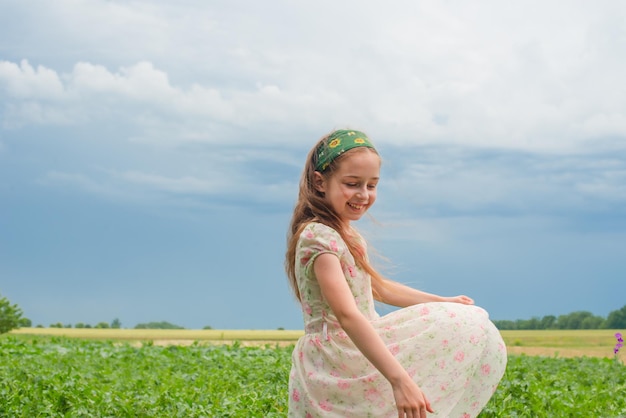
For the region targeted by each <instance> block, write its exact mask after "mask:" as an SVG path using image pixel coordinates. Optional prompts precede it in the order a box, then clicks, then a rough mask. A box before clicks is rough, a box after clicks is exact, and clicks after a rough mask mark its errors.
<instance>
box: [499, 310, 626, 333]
mask: <svg viewBox="0 0 626 418" xmlns="http://www.w3.org/2000/svg"><path fill="white" fill-rule="evenodd" d="M493 323H494V324H495V325H496V327H497V328H498V329H499V330H517V329H520V330H541V329H626V305H624V306H623V307H622V308H621V309H617V310H615V311H611V312H610V313H609V315H608V316H607V317H606V318H604V317H601V316H597V315H594V314H592V313H591V312H588V311H576V312H572V313H569V314H566V315H559V316H554V315H546V316H544V317H541V318H539V317H533V318H530V319H517V320H514V321H511V320H495V321H493Z"/></svg>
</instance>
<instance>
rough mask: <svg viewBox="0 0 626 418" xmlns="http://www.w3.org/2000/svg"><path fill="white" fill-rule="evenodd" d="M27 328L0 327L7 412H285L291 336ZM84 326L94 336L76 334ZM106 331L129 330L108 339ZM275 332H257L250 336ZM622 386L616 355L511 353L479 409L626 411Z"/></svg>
mask: <svg viewBox="0 0 626 418" xmlns="http://www.w3.org/2000/svg"><path fill="white" fill-rule="evenodd" d="M35 330H41V329H35ZM27 331H29V330H27V329H24V330H20V331H19V332H13V333H11V335H3V336H0V353H2V361H1V362H0V399H1V400H2V401H0V417H15V418H20V417H24V418H31V417H59V418H61V417H63V418H73V417H81V418H83V417H181V418H182V417H185V418H188V417H189V418H195V417H198V418H200V417H220V418H226V417H234V418H236V417H244V416H245V417H251V418H256V417H262V418H271V417H286V416H287V400H288V395H287V381H288V376H289V368H290V365H291V351H292V347H291V346H290V345H289V346H279V345H278V344H275V345H269V344H265V345H260V343H258V342H259V341H260V340H254V341H253V342H257V346H252V347H244V346H242V345H241V344H240V343H239V342H235V343H233V344H224V343H221V344H220V343H219V341H216V340H212V341H211V340H204V341H206V342H211V344H201V343H198V342H196V343H191V344H189V345H168V346H158V345H156V344H154V343H153V341H151V340H145V341H143V342H138V340H137V337H138V336H139V335H140V336H142V337H148V336H151V337H153V336H158V337H160V338H166V339H167V338H171V340H170V341H180V338H181V336H182V337H190V336H192V335H198V334H193V331H191V330H189V331H187V332H181V331H186V330H172V331H169V330H168V331H159V332H155V333H153V334H148V333H147V332H146V331H149V330H65V332H63V333H67V331H71V333H72V334H73V336H74V338H68V337H64V336H58V335H57V336H54V335H33V333H32V332H31V333H30V334H29V333H28V332H27ZM61 331H63V330H59V329H56V330H55V332H57V333H61ZM80 331H82V335H83V336H88V338H76V337H77V336H78V335H81V333H80ZM84 331H88V332H87V333H85V332H84ZM121 331H124V332H121ZM135 331H137V333H136V334H135ZM120 332H121V333H120ZM239 332H241V333H245V332H244V331H239ZM272 332H276V331H272ZM278 332H279V333H280V332H282V331H278ZM507 334H509V333H507ZM104 335H107V336H111V335H117V336H118V337H119V336H123V337H125V338H118V339H117V340H104V339H103V338H102V337H103V336H104ZM199 335H203V336H205V337H207V336H209V335H211V336H213V337H215V336H217V337H219V338H226V337H229V338H230V337H232V336H233V335H240V334H228V333H226V334H224V335H223V336H222V334H220V333H217V334H215V333H207V332H205V331H202V332H201V334H199ZM244 335H245V334H244ZM270 335H272V334H271V333H270V332H268V333H263V332H254V333H252V334H248V337H250V338H267V337H268V336H270ZM287 335H288V334H285V335H281V336H282V337H286V336H287ZM545 335H549V336H550V338H554V340H553V341H551V342H550V343H549V344H551V345H554V344H559V343H560V344H570V346H571V344H574V343H575V341H572V340H570V341H569V342H568V340H567V338H563V339H559V338H558V337H559V336H560V337H565V335H564V334H561V333H557V334H545ZM609 335H612V334H611V333H610V332H609ZM527 336H528V337H529V339H524V336H523V335H522V334H515V333H514V334H509V335H508V336H506V337H505V338H509V337H513V338H519V339H520V341H530V342H532V343H533V344H541V341H538V340H533V339H532V338H530V337H533V338H535V337H536V336H537V334H536V332H533V333H529V334H528V335H527ZM574 337H576V338H580V340H579V342H578V344H579V345H578V346H577V347H579V346H583V345H586V344H587V345H588V344H594V343H593V341H594V338H592V337H593V336H592V335H591V334H589V335H587V337H585V333H584V332H581V333H580V335H574ZM595 337H597V338H599V339H600V340H599V341H600V342H602V343H603V344H604V342H605V341H606V343H607V345H606V346H605V347H602V348H603V349H604V350H605V351H609V352H610V353H612V347H613V346H614V341H611V340H610V338H609V339H606V340H605V339H604V338H605V336H604V335H600V336H597V335H596V336H595ZM283 342H284V341H283ZM539 348H541V347H539ZM544 348H545V347H544ZM565 348H567V347H565ZM624 393H626V367H624V365H623V364H622V363H621V362H619V361H615V359H610V358H590V357H584V358H550V357H529V356H525V355H510V356H509V363H508V365H507V370H506V374H505V376H504V378H503V379H502V381H501V383H500V386H499V387H498V390H497V391H496V393H495V394H494V396H493V398H492V399H491V400H490V401H489V403H488V404H487V406H486V408H485V409H484V410H483V412H482V413H481V414H480V416H479V418H490V417H528V418H531V417H532V418H544V417H545V418H552V417H587V416H591V417H602V418H613V417H615V418H619V417H626V397H624V396H623V394H624Z"/></svg>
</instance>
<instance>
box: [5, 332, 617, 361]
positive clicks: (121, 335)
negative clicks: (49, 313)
mask: <svg viewBox="0 0 626 418" xmlns="http://www.w3.org/2000/svg"><path fill="white" fill-rule="evenodd" d="M616 332H618V331H617V330H580V331H579V330H548V331H502V337H503V338H504V341H505V343H506V345H507V350H508V352H509V354H526V355H531V356H539V355H541V356H550V357H581V356H588V357H612V356H613V347H615V343H616V340H615V333H616ZM619 332H622V334H624V335H626V331H619ZM10 334H11V335H24V336H28V335H47V336H65V337H71V338H87V339H105V340H121V341H129V342H133V343H141V342H145V341H151V342H153V343H154V344H155V345H169V344H179V345H189V344H192V343H194V342H196V341H197V342H198V343H207V344H229V343H232V342H234V341H239V342H240V343H241V344H242V345H259V344H271V345H275V344H279V345H289V344H294V343H295V342H296V340H297V339H298V338H300V336H302V334H303V331H301V330H284V331H281V330H191V329H174V330H169V329H168V330H164V329H94V328H80V329H77V328H21V329H18V330H13V331H11V332H10ZM619 355H620V358H621V359H622V361H626V348H623V349H622V351H621V352H620V353H619Z"/></svg>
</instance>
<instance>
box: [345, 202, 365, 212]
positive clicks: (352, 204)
mask: <svg viewBox="0 0 626 418" xmlns="http://www.w3.org/2000/svg"><path fill="white" fill-rule="evenodd" d="M348 206H350V207H351V208H352V209H355V210H361V209H363V208H364V207H365V205H357V204H354V203H350V202H348Z"/></svg>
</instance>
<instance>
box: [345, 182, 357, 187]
mask: <svg viewBox="0 0 626 418" xmlns="http://www.w3.org/2000/svg"><path fill="white" fill-rule="evenodd" d="M346 185H347V186H348V187H356V186H357V184H356V183H346Z"/></svg>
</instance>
